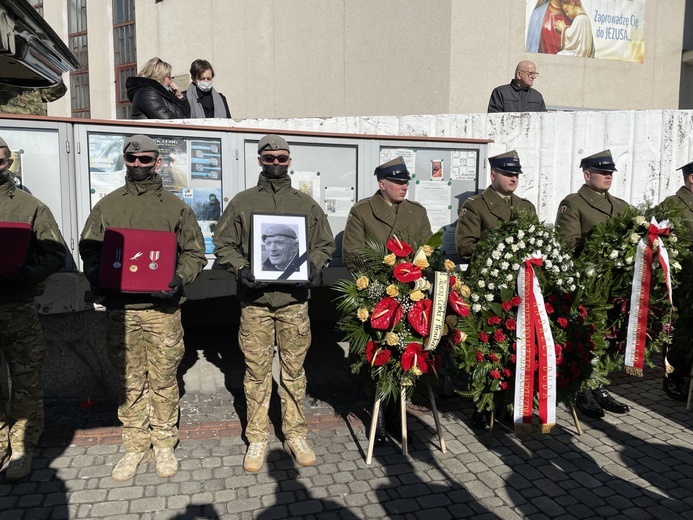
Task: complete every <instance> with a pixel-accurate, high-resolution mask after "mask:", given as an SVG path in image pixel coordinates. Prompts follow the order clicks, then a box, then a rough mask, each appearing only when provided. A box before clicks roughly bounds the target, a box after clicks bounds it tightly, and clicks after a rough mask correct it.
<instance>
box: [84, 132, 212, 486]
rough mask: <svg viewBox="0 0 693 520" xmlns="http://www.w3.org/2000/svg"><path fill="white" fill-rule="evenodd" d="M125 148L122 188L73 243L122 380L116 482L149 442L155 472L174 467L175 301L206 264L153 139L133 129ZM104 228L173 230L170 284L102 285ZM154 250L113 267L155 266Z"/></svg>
mask: <svg viewBox="0 0 693 520" xmlns="http://www.w3.org/2000/svg"><path fill="white" fill-rule="evenodd" d="M123 154H124V159H125V165H126V168H127V175H126V177H125V186H123V187H121V188H118V189H117V190H115V191H113V192H111V193H110V194H108V195H106V196H105V197H104V198H102V199H101V200H100V201H99V202H98V203H97V204H96V205H95V206H94V209H93V210H92V212H91V214H90V215H89V218H88V219H87V222H86V224H85V225H84V230H83V231H82V236H81V237H80V241H79V253H80V255H81V257H82V261H83V262H84V275H85V276H86V277H87V279H88V280H89V282H90V283H91V286H92V292H93V293H94V294H96V295H97V296H98V298H99V299H100V303H102V304H103V305H104V306H105V307H106V310H107V327H108V334H107V342H108V345H107V347H108V351H109V355H110V357H111V362H112V363H113V365H114V366H115V367H116V369H117V370H118V376H119V379H120V392H119V393H120V406H119V409H118V418H119V419H120V420H121V422H122V423H123V444H124V445H125V451H126V454H125V456H124V457H123V458H122V459H121V460H120V462H118V464H116V466H115V467H114V468H113V472H112V474H111V475H112V477H113V479H114V480H117V481H119V482H123V481H126V480H129V479H131V478H132V477H134V476H135V474H136V473H137V466H138V465H139V464H140V463H141V462H144V461H145V460H147V458H148V457H149V453H150V448H151V447H152V445H153V446H154V450H153V453H154V458H155V459H156V470H157V474H158V475H159V476H160V477H171V476H173V475H175V474H176V472H177V471H178V462H177V461H176V457H175V455H174V453H173V448H174V447H175V445H176V444H177V442H178V428H177V426H176V423H177V422H178V403H179V400H180V395H179V392H178V382H177V379H176V375H177V371H178V365H179V364H180V362H181V359H182V358H183V353H184V350H185V347H184V345H183V328H182V325H181V316H180V304H181V303H182V302H183V301H184V294H183V286H185V285H187V284H189V283H190V282H192V281H193V280H194V279H195V278H196V277H197V276H198V275H199V274H200V272H201V271H202V269H203V268H204V266H205V265H206V264H207V258H206V257H205V244H204V237H203V236H202V231H201V230H200V226H199V225H198V224H197V221H196V220H195V215H194V214H193V211H192V209H191V208H190V206H188V205H187V204H185V203H184V202H183V201H182V200H181V199H179V198H178V197H176V196H175V195H174V194H173V193H171V192H169V191H167V190H165V189H164V187H163V182H162V179H161V177H160V176H158V175H157V174H156V170H157V168H159V166H161V158H160V157H159V149H158V147H157V145H156V143H155V142H154V141H153V140H152V139H151V138H149V137H147V136H145V135H134V136H132V137H129V138H128V139H126V140H125V144H124V146H123ZM108 228H128V229H138V230H149V231H168V232H172V233H175V234H176V244H177V246H176V249H177V257H176V260H175V262H176V265H175V274H174V276H173V279H172V280H171V282H170V283H169V284H168V287H169V288H170V290H168V291H159V292H155V293H151V294H150V293H144V294H142V293H135V294H132V293H124V292H118V291H113V290H111V291H105V290H103V289H102V288H101V275H100V268H101V256H102V251H103V245H104V235H105V232H106V229H108ZM157 253H161V254H164V253H163V252H159V251H150V255H149V256H146V255H139V254H138V255H135V256H134V257H132V258H130V259H129V260H130V262H129V264H130V265H129V266H128V265H127V263H126V260H127V259H122V262H121V260H116V263H117V264H118V266H116V265H115V263H114V267H122V268H123V269H125V268H126V267H127V268H128V269H129V270H130V271H132V272H136V271H137V270H138V269H139V268H142V269H145V268H147V267H148V268H149V269H157V268H158V266H157V264H156V261H157V260H158V259H159V256H158V255H157ZM138 260H140V265H139V266H138V265H137V263H136V262H137V261H138ZM150 261H151V262H152V263H151V264H150V263H149V262H150ZM147 264H148V265H147Z"/></svg>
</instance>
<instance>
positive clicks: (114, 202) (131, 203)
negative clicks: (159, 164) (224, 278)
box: [79, 175, 207, 309]
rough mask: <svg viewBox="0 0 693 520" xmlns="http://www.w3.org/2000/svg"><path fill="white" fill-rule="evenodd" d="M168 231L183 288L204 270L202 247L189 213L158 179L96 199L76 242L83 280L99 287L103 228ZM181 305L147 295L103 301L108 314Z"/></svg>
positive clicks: (131, 183)
mask: <svg viewBox="0 0 693 520" xmlns="http://www.w3.org/2000/svg"><path fill="white" fill-rule="evenodd" d="M109 227H116V228H130V229H147V230H155V231H173V232H175V233H176V235H177V236H178V240H177V241H178V261H177V265H176V275H178V276H180V278H181V279H182V281H183V284H184V285H187V284H189V283H190V282H192V281H193V280H194V279H195V278H197V276H198V275H199V274H200V272H202V269H203V268H204V266H205V265H207V257H206V256H205V244H204V238H203V236H202V231H201V230H200V226H199V225H198V223H197V220H196V219H195V215H194V214H193V211H192V209H191V208H190V206H188V205H187V204H186V203H185V202H183V201H182V200H181V199H179V198H178V197H176V196H175V195H174V194H173V193H171V192H170V191H168V190H165V189H164V187H163V182H162V179H161V177H160V176H158V175H157V176H155V177H154V179H150V180H146V181H142V182H134V181H132V180H130V179H128V178H126V180H125V186H122V187H121V188H118V189H117V190H115V191H112V192H111V193H109V194H108V195H106V196H105V197H104V198H103V199H101V200H100V201H99V202H98V203H97V204H96V205H95V206H94V209H93V210H92V211H91V214H90V215H89V218H87V222H86V224H85V225H84V229H83V230H82V235H81V237H80V240H79V254H80V256H81V257H82V261H83V263H84V275H85V276H86V277H87V279H88V280H89V281H91V282H92V283H94V282H97V283H98V281H99V264H100V262H101V251H102V248H103V237H104V233H105V231H106V228H109ZM182 301H183V300H182V299H180V300H179V299H176V298H174V299H172V300H162V299H160V298H156V297H153V296H151V295H149V294H124V293H115V294H113V293H110V294H107V295H106V296H105V298H104V300H103V302H102V303H103V305H105V306H106V307H108V308H128V309H146V308H151V307H155V306H162V305H178V304H179V303H181V302H182Z"/></svg>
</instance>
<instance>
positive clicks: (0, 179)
mask: <svg viewBox="0 0 693 520" xmlns="http://www.w3.org/2000/svg"><path fill="white" fill-rule="evenodd" d="M9 169H10V167H9V166H6V167H5V168H3V169H2V170H0V184H5V183H6V182H7V179H9V178H10V177H9V175H7V171H8V170H9Z"/></svg>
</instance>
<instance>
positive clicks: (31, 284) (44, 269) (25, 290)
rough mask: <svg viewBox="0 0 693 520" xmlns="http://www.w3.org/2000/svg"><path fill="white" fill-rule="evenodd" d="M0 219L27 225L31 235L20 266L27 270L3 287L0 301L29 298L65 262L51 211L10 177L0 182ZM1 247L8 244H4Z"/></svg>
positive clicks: (60, 240)
mask: <svg viewBox="0 0 693 520" xmlns="http://www.w3.org/2000/svg"><path fill="white" fill-rule="evenodd" d="M0 222H23V223H27V224H31V229H32V235H31V242H30V244H29V250H28V252H27V255H26V260H25V262H24V264H23V265H24V266H25V267H26V269H28V270H29V274H24V275H23V276H25V277H26V276H29V277H30V278H29V279H27V280H26V283H23V284H20V285H18V286H17V285H15V284H13V283H12V284H11V285H10V286H9V287H3V286H2V283H3V282H2V281H1V280H0V303H8V302H12V301H17V300H19V299H22V298H32V297H34V296H38V295H40V294H42V293H43V290H44V288H45V284H44V283H43V281H44V280H45V279H46V278H48V277H49V276H50V275H51V274H53V273H55V272H56V271H59V270H60V269H61V268H62V267H63V266H64V265H65V256H66V249H65V242H64V240H63V237H62V235H61V234H60V230H59V229H58V224H57V223H56V221H55V219H54V218H53V214H52V213H51V210H50V209H48V206H46V205H45V204H44V203H43V202H41V201H40V200H38V199H37V198H36V197H34V196H32V195H29V194H28V193H26V192H24V191H22V190H20V189H18V188H17V187H16V186H15V185H14V182H12V179H10V178H8V179H7V180H6V181H5V182H4V183H2V184H0ZM4 247H9V246H8V245H7V244H5V245H4Z"/></svg>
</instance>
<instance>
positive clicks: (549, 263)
mask: <svg viewBox="0 0 693 520" xmlns="http://www.w3.org/2000/svg"><path fill="white" fill-rule="evenodd" d="M544 265H545V266H546V267H547V269H551V268H552V267H553V262H552V261H551V260H547V261H546V263H545V264H544Z"/></svg>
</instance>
